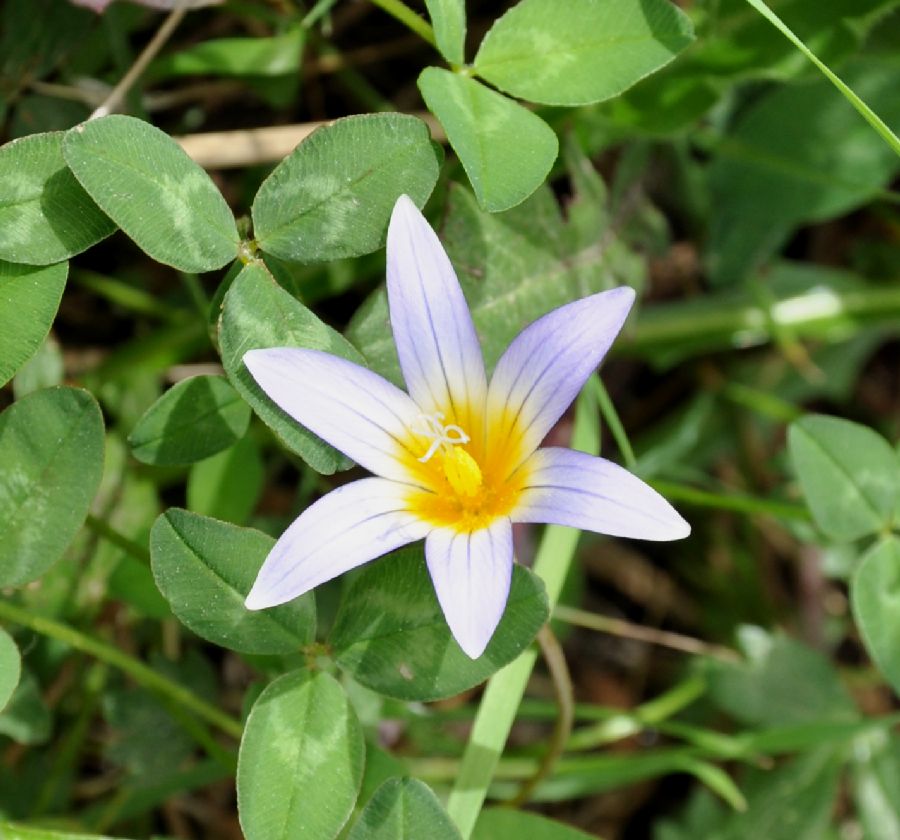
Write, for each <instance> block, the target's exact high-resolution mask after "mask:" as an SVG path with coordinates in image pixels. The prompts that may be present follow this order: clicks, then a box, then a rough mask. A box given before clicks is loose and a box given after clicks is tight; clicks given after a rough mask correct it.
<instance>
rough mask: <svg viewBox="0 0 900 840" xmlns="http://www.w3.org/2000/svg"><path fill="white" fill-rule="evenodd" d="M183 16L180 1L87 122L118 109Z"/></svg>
mask: <svg viewBox="0 0 900 840" xmlns="http://www.w3.org/2000/svg"><path fill="white" fill-rule="evenodd" d="M185 14H187V0H180V2H178V3H177V4H176V5H175V8H173V9H172V11H171V12H169V16H168V17H167V18H166V19H165V20H164V21H163V22H162V25H161V26H160V27H159V29H157V30H156V34H155V35H154V36H153V37H152V38H151V39H150V43H148V44H147V46H146V47H144V50H143V52H142V53H141V54H140V55H139V56H138V57H137V59H136V60H135V62H134V64H132V65H131V67H130V68H129V70H128V72H127V73H126V74H125V75H124V76H122V78H121V80H120V81H119V83H118V84H117V85H116V86H115V87H114V88H113V89H112V91H111V92H110V94H109V96H107V97H106V99H105V100H104V101H103V104H102V105H100V106H99V107H98V108H96V109H95V110H94V112H93V113H92V114H91V115H90V117H88V119H89V120H95V119H97V117H105V116H106V115H107V114H111V113H113V111H115V110H117V109H118V107H119V106H120V105H121V104H122V100H123V99H124V98H125V97H126V96H127V95H128V91H129V90H131V88H132V86H133V85H134V83H135V82H136V81H137V80H138V79H139V78H140V76H141V74H142V73H143V72H144V70H146V69H147V65H148V64H149V63H150V62H151V61H153V59H154V58H155V56H156V54H157V53H158V52H159V51H160V50H161V49H162V47H163V45H164V44H165V43H166V41H168V40H169V38H170V37H171V35H172V33H173V32H174V31H175V29H176V28H177V27H178V24H179V23H181V20H182V18H183V17H184V16H185Z"/></svg>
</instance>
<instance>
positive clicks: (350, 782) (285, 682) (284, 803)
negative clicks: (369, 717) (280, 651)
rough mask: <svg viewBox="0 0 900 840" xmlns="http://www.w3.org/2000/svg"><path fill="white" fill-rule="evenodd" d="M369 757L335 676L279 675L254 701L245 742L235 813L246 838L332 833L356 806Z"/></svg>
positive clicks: (278, 839)
mask: <svg viewBox="0 0 900 840" xmlns="http://www.w3.org/2000/svg"><path fill="white" fill-rule="evenodd" d="M364 754H365V744H364V742H363V736H362V730H361V728H360V725H359V722H358V721H357V719H356V715H355V714H354V713H353V709H352V708H351V706H350V703H349V702H348V700H347V697H346V695H345V694H344V691H343V689H342V688H341V687H340V685H339V684H338V683H337V681H336V680H335V679H334V677H332V676H330V675H329V674H326V673H317V674H312V675H311V674H309V673H307V672H304V671H300V672H294V673H290V674H285V675H284V676H282V677H279V678H278V679H277V680H275V682H273V683H272V684H271V685H269V686H268V687H267V688H266V690H265V691H263V693H262V694H261V695H260V696H259V699H258V700H257V701H256V703H255V704H254V706H253V709H252V710H251V712H250V716H249V717H248V718H247V725H246V726H245V728H244V737H243V739H242V741H241V751H240V755H239V758H238V771H237V792H238V812H239V814H240V820H241V827H242V828H243V830H244V834H245V835H246V837H247V840H299V838H301V837H309V838H317V840H318V838H321V840H326V838H332V837H334V836H335V835H336V834H337V833H338V831H340V829H341V826H343V825H344V823H345V822H346V821H347V819H348V818H349V816H350V813H351V811H352V810H353V803H354V802H355V801H356V795H357V793H358V792H359V786H360V782H361V781H362V773H363V761H364Z"/></svg>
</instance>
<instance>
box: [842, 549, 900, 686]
mask: <svg viewBox="0 0 900 840" xmlns="http://www.w3.org/2000/svg"><path fill="white" fill-rule="evenodd" d="M850 599H851V602H852V604H853V615H854V617H855V618H856V622H857V624H858V625H859V629H860V632H861V633H862V637H863V640H864V641H865V643H866V649H867V650H868V651H869V655H870V656H871V657H872V659H873V660H874V661H875V664H876V665H877V666H878V668H879V670H880V671H881V672H882V673H883V674H884V676H885V677H886V678H887V680H888V682H889V683H890V684H891V686H892V687H893V689H894V691H895V692H896V693H897V694H900V539H898V538H897V537H889V538H888V539H886V540H883V541H882V542H880V543H878V544H877V545H876V546H874V547H873V548H872V549H871V550H870V551H869V552H868V553H867V554H866V556H865V557H863V559H862V561H861V562H860V564H859V568H857V570H856V574H855V575H854V576H853V581H852V585H851V587H850Z"/></svg>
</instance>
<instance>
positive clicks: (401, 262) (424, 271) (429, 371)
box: [387, 195, 487, 423]
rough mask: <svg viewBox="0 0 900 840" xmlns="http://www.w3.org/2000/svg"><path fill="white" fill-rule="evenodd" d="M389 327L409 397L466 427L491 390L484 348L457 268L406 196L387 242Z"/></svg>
mask: <svg viewBox="0 0 900 840" xmlns="http://www.w3.org/2000/svg"><path fill="white" fill-rule="evenodd" d="M387 291H388V303H389V305H390V311H391V326H392V328H393V331H394V341H395V342H396V344H397V354H398V356H399V358H400V367H401V369H402V370H403V377H404V379H405V380H406V385H407V388H408V390H409V393H410V396H411V397H412V398H413V399H414V400H415V401H416V403H417V404H418V405H419V406H421V409H422V411H424V412H426V413H429V414H433V413H436V412H444V413H447V414H448V422H450V421H449V414H450V413H452V414H453V415H454V418H455V419H454V421H453V422H462V423H468V412H469V410H470V407H477V410H478V411H479V412H480V411H481V409H482V406H483V404H484V395H485V392H486V390H487V378H486V376H485V372H484V360H483V358H482V356H481V346H480V345H479V343H478V337H477V335H476V334H475V326H474V325H473V323H472V316H471V315H470V314H469V307H468V306H467V305H466V300H465V298H464V297H463V293H462V289H460V287H459V281H458V280H457V279H456V273H455V272H454V271H453V266H452V265H451V264H450V260H449V259H448V258H447V254H446V253H445V252H444V248H443V246H442V245H441V243H440V241H439V240H438V238H437V236H436V235H435V233H434V231H433V230H432V229H431V227H430V226H429V224H428V222H427V221H426V220H425V217H424V216H423V215H422V214H421V213H420V212H419V209H418V208H417V207H416V205H415V204H414V203H413V202H412V200H411V199H410V198H409V197H407V196H405V195H401V196H400V198H398V199H397V203H396V204H395V205H394V212H393V214H392V215H391V223H390V226H389V228H388V238H387Z"/></svg>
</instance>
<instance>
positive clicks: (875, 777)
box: [853, 733, 900, 840]
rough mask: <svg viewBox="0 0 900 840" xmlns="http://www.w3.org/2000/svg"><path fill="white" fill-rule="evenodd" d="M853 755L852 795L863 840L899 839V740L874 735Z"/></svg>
mask: <svg viewBox="0 0 900 840" xmlns="http://www.w3.org/2000/svg"><path fill="white" fill-rule="evenodd" d="M857 746H858V749H856V750H855V751H854V753H855V755H854V758H855V759H856V760H855V761H854V763H853V793H854V799H855V800H856V805H857V813H858V814H859V817H860V821H861V822H862V828H863V832H864V833H863V836H864V837H865V838H866V840H895V838H897V837H900V802H898V800H897V791H898V790H900V737H898V736H897V735H896V734H895V733H891V734H889V735H887V736H885V735H884V734H882V733H877V734H876V735H874V736H870V737H868V738H865V739H862V738H861V739H859V742H858V744H857Z"/></svg>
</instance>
